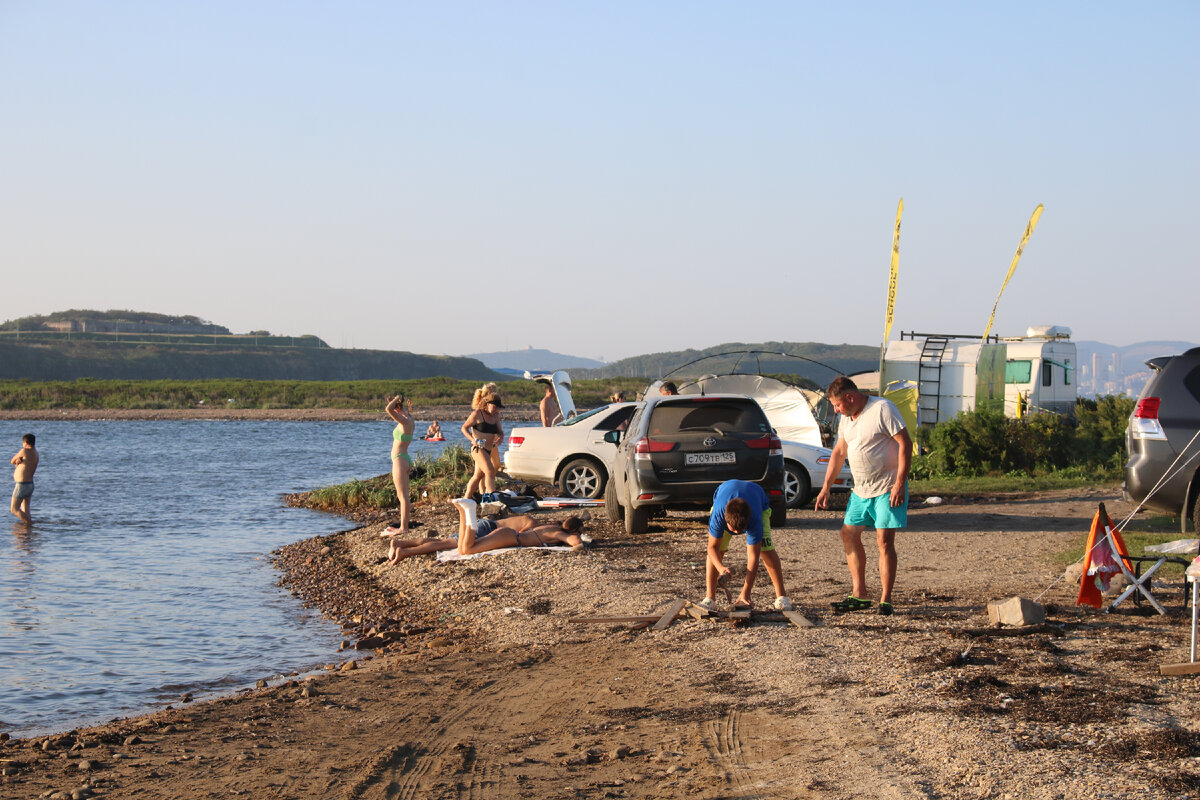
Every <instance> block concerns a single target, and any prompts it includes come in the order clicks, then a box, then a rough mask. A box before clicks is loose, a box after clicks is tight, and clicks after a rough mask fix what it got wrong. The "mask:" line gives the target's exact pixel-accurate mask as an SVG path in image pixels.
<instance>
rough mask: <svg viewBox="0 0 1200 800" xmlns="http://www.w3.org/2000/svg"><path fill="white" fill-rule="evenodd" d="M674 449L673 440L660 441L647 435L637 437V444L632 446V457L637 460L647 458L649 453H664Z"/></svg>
mask: <svg viewBox="0 0 1200 800" xmlns="http://www.w3.org/2000/svg"><path fill="white" fill-rule="evenodd" d="M674 449H675V443H674V442H660V441H657V440H655V439H651V438H650V437H648V436H647V437H645V438H643V439H638V442H637V444H636V445H634V448H633V453H634V456H633V457H634V458H635V459H638V460H649V459H650V454H651V453H665V452H667V451H669V450H674Z"/></svg>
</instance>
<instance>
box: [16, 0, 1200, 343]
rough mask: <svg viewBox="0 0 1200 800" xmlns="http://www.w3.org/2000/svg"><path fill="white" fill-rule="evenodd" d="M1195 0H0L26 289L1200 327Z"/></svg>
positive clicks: (382, 334)
mask: <svg viewBox="0 0 1200 800" xmlns="http://www.w3.org/2000/svg"><path fill="white" fill-rule="evenodd" d="M1198 88H1200V3H1196V2H1194V0H1189V1H1188V2H1171V1H1170V0H1162V1H1159V2H1153V3H1145V4H1131V3H1128V2H1104V1H1101V2H1047V1H1046V0H1041V1H1040V2H1025V0H1013V1H1012V2H981V3H961V2H913V3H896V2H847V3H827V2H805V1H804V0H792V1H791V2H770V1H769V0H763V1H762V2H754V3H732V2H706V1H705V0H688V1H687V2H684V1H683V0H680V1H679V2H671V1H668V0H664V1H663V2H646V1H644V0H643V1H642V2H621V1H620V0H615V1H610V2H520V1H519V0H515V1H507V2H453V0H451V1H449V2H436V3H431V2H345V3H328V2H300V1H290V2H265V1H263V2H255V0H236V1H233V2H224V1H222V0H206V2H204V3H162V2H156V1H155V0H147V1H146V2H131V1H130V0H107V1H106V2H104V3H94V2H82V0H80V1H79V2H54V0H26V1H25V2H13V1H10V0H0V264H2V265H3V274H4V275H5V287H4V290H3V291H0V319H14V318H17V317H22V316H28V315H31V314H48V313H51V312H54V311H61V310H66V309H70V308H89V309H100V310H108V309H132V310H137V311H153V312H157V313H164V314H192V315H195V316H198V317H201V318H203V319H206V320H210V321H212V322H215V323H218V324H221V325H225V326H227V327H228V328H230V330H232V331H233V332H235V333H244V332H248V331H250V330H261V329H266V330H269V331H271V332H272V333H275V334H281V335H302V334H315V335H317V336H320V337H321V338H323V339H324V340H325V341H327V342H328V343H329V344H331V345H333V346H335V347H354V348H376V349H386V350H407V351H412V352H416V353H428V354H449V355H460V354H466V353H476V352H491V351H497V350H513V349H520V348H524V347H535V348H545V349H549V350H553V351H556V352H559V353H565V354H570V355H575V356H583V357H588V358H596V359H601V360H606V361H614V360H617V359H620V358H624V357H627V356H633V355H639V354H644V353H653V352H660V351H666V350H680V349H686V348H704V347H710V346H713V345H717V344H722V343H726V342H735V341H736V342H762V341H794V342H805V341H815V342H827V343H850V344H863V345H878V344H879V343H880V341H881V338H882V336H883V330H884V318H885V311H886V299H887V285H888V274H889V264H890V257H891V247H892V234H893V227H894V223H895V217H896V209H897V204H898V203H899V201H900V199H901V198H903V201H904V214H903V220H902V227H901V234H900V258H899V281H898V286H897V295H896V306H895V322H894V324H893V327H892V334H891V338H893V339H895V338H898V336H899V334H900V331H902V330H904V331H909V330H916V331H920V332H936V333H952V334H976V335H977V334H981V333H982V332H983V329H984V328H985V326H986V325H987V321H988V317H989V314H990V313H991V310H992V305H993V303H994V302H995V300H996V294H997V292H998V291H999V290H1000V286H1001V283H1002V282H1003V280H1004V277H1005V273H1006V272H1007V270H1008V268H1009V265H1010V263H1011V261H1012V259H1013V255H1014V253H1015V251H1016V249H1017V245H1018V243H1019V241H1020V238H1021V234H1022V232H1023V231H1024V228H1025V225H1026V223H1027V222H1028V220H1029V217H1030V215H1031V214H1032V213H1033V211H1034V209H1035V208H1036V207H1037V206H1038V205H1039V204H1044V208H1045V210H1044V212H1043V214H1042V216H1041V219H1040V221H1039V223H1038V227H1037V229H1036V231H1035V232H1034V234H1033V236H1032V238H1031V239H1030V241H1029V243H1028V245H1027V246H1026V248H1025V251H1024V255H1023V256H1022V258H1021V261H1020V264H1019V266H1018V268H1017V270H1016V273H1015V274H1014V276H1013V278H1012V281H1011V282H1010V283H1009V285H1008V287H1007V289H1006V290H1005V293H1004V295H1003V297H1002V298H1001V299H1000V302H999V307H998V310H997V314H996V322H995V324H994V326H993V332H995V333H999V334H1000V335H1002V336H1017V335H1021V334H1023V333H1024V331H1025V329H1026V328H1027V327H1028V326H1031V325H1065V326H1068V327H1070V328H1071V329H1072V331H1073V338H1075V339H1077V340H1099V341H1102V342H1106V343H1109V344H1114V345H1126V344H1132V343H1134V342H1139V341H1147V340H1184V341H1197V340H1200V325H1198V324H1197V316H1198V315H1197V297H1198V294H1200V264H1198V261H1200V256H1198V254H1200V248H1198V247H1197V246H1196V244H1195V241H1196V234H1197V232H1198V227H1197V224H1196V219H1197V217H1198V213H1200V124H1198V122H1200V102H1198V100H1200V92H1198V91H1197V90H1198Z"/></svg>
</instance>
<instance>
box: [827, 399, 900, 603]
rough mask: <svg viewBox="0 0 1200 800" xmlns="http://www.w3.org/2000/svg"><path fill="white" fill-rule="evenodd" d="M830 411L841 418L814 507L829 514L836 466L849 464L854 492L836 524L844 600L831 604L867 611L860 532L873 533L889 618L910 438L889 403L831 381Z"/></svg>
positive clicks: (882, 592)
mask: <svg viewBox="0 0 1200 800" xmlns="http://www.w3.org/2000/svg"><path fill="white" fill-rule="evenodd" d="M825 394H826V396H827V397H828V398H829V402H830V403H832V404H833V410H834V411H836V412H838V413H839V414H841V420H840V421H839V423H838V439H837V443H836V444H835V445H834V446H833V453H832V454H831V455H830V457H829V465H828V466H827V467H826V468H825V483H824V485H823V486H822V487H821V492H820V494H818V495H817V502H816V507H817V508H818V509H821V508H829V494H830V490H831V487H832V486H833V483H834V481H835V480H837V476H838V473H840V472H841V470H842V464H843V463H845V461H846V460H847V459H849V461H850V472H851V474H852V475H853V476H854V489H853V491H852V492H851V493H850V500H849V502H848V503H847V504H846V515H845V517H844V519H843V521H842V531H841V535H842V548H843V549H844V550H845V552H846V566H847V567H849V569H850V587H851V588H850V594H849V595H848V596H847V597H846V599H845V600H839V601H838V602H836V603H832V604H831V605H832V606H833V609H834V611H863V610H866V609H868V608H870V607H871V606H872V603H871V601H870V599H869V598H868V597H867V579H866V564H867V555H866V551H865V550H864V549H863V544H862V532H863V531H865V530H866V529H867V528H874V529H875V541H876V544H877V545H878V547H879V582H880V584H881V587H882V588H881V591H880V594H879V613H880V614H883V615H885V616H886V615H888V614H891V613H892V587H893V586H894V585H895V582H896V564H897V558H896V531H897V530H899V529H900V528H905V527H907V526H908V468H909V465H910V464H911V463H912V438H911V437H910V436H909V434H908V429H907V428H905V426H904V419H903V417H901V416H900V410H899V409H897V408H896V406H895V405H893V404H892V402H891V401H890V400H885V399H883V398H882V397H868V396H867V395H865V394H863V393H862V392H861V391H859V389H858V387H857V386H856V385H855V384H854V381H852V380H850V379H849V378H847V377H845V376H842V377H839V378H836V379H834V381H833V383H831V384H829V388H828V389H827V390H826V392H825Z"/></svg>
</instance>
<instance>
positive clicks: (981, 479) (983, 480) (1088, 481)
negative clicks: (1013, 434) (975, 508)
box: [908, 470, 1109, 497]
mask: <svg viewBox="0 0 1200 800" xmlns="http://www.w3.org/2000/svg"><path fill="white" fill-rule="evenodd" d="M1107 486H1109V484H1108V483H1107V482H1106V481H1100V480H1097V479H1096V478H1094V477H1091V476H1088V475H1082V474H1079V473H1077V472H1075V471H1068V470H1064V471H1061V472H1050V473H1047V474H1044V475H1026V474H1008V475H980V476H963V477H957V478H953V477H951V478H921V479H919V480H918V479H913V480H910V481H909V483H908V490H909V492H911V493H912V494H924V495H930V494H937V495H943V496H950V497H953V496H954V495H960V494H988V493H992V492H997V493H1000V492H1004V493H1007V492H1037V491H1049V490H1051V489H1078V488H1080V487H1107Z"/></svg>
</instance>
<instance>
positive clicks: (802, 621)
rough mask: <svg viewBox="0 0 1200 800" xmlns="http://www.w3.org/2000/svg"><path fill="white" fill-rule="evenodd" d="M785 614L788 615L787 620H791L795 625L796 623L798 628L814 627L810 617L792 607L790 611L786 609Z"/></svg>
mask: <svg viewBox="0 0 1200 800" xmlns="http://www.w3.org/2000/svg"><path fill="white" fill-rule="evenodd" d="M783 616H784V617H786V618H787V620H788V621H789V622H791V623H792V624H793V625H795V626H796V627H797V628H811V627H813V622H812V620H811V619H809V618H808V617H806V616H804V615H803V614H801V613H800V612H799V611H796V610H795V609H792V610H790V611H784V612H783Z"/></svg>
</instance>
